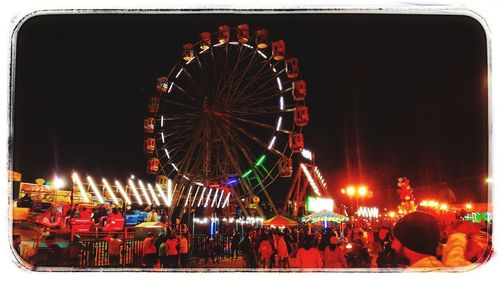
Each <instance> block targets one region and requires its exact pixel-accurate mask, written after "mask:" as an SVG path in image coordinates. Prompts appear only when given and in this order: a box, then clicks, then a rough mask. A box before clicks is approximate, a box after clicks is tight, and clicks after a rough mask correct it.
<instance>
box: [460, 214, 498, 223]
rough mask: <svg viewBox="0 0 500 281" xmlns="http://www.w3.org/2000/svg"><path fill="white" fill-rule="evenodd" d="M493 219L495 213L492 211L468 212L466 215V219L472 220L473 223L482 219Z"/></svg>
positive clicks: (486, 220) (488, 220)
mask: <svg viewBox="0 0 500 281" xmlns="http://www.w3.org/2000/svg"><path fill="white" fill-rule="evenodd" d="M492 219H493V215H492V214H491V213H490V212H486V213H477V212H474V213H468V214H467V216H465V217H464V220H466V221H471V222H473V223H480V222H481V221H483V220H484V221H485V222H490V221H491V220H492Z"/></svg>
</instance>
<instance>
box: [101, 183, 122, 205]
mask: <svg viewBox="0 0 500 281" xmlns="http://www.w3.org/2000/svg"><path fill="white" fill-rule="evenodd" d="M102 183H103V184H104V187H105V188H106V189H107V190H108V192H109V194H110V195H111V198H112V199H113V202H114V203H115V205H118V204H119V202H118V198H116V195H115V193H114V192H113V190H112V189H111V187H110V186H109V183H108V181H106V179H105V178H103V179H102Z"/></svg>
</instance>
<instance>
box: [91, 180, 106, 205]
mask: <svg viewBox="0 0 500 281" xmlns="http://www.w3.org/2000/svg"><path fill="white" fill-rule="evenodd" d="M87 180H88V181H89V184H90V188H92V191H94V193H95V195H96V196H97V200H99V203H101V204H103V203H104V199H103V198H102V196H101V193H100V192H99V189H98V188H97V186H96V185H95V183H94V180H92V178H91V177H90V176H87Z"/></svg>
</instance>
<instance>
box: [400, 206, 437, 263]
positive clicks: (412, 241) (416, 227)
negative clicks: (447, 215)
mask: <svg viewBox="0 0 500 281" xmlns="http://www.w3.org/2000/svg"><path fill="white" fill-rule="evenodd" d="M393 233H394V236H395V237H396V238H397V239H398V240H399V241H400V242H401V244H402V245H403V246H404V247H406V248H408V249H410V250H412V251H414V252H417V253H421V254H427V255H433V256H434V255H436V248H437V246H438V244H439V228H438V224H437V220H436V219H435V218H434V217H433V216H432V215H430V214H428V213H424V212H412V213H410V214H408V215H406V216H404V217H403V218H401V219H400V220H399V221H398V222H397V223H396V225H395V226H394V231H393Z"/></svg>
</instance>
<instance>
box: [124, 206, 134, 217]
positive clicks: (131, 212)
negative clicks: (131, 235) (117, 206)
mask: <svg viewBox="0 0 500 281" xmlns="http://www.w3.org/2000/svg"><path fill="white" fill-rule="evenodd" d="M133 214H134V209H132V206H127V208H126V210H125V215H133Z"/></svg>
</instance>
